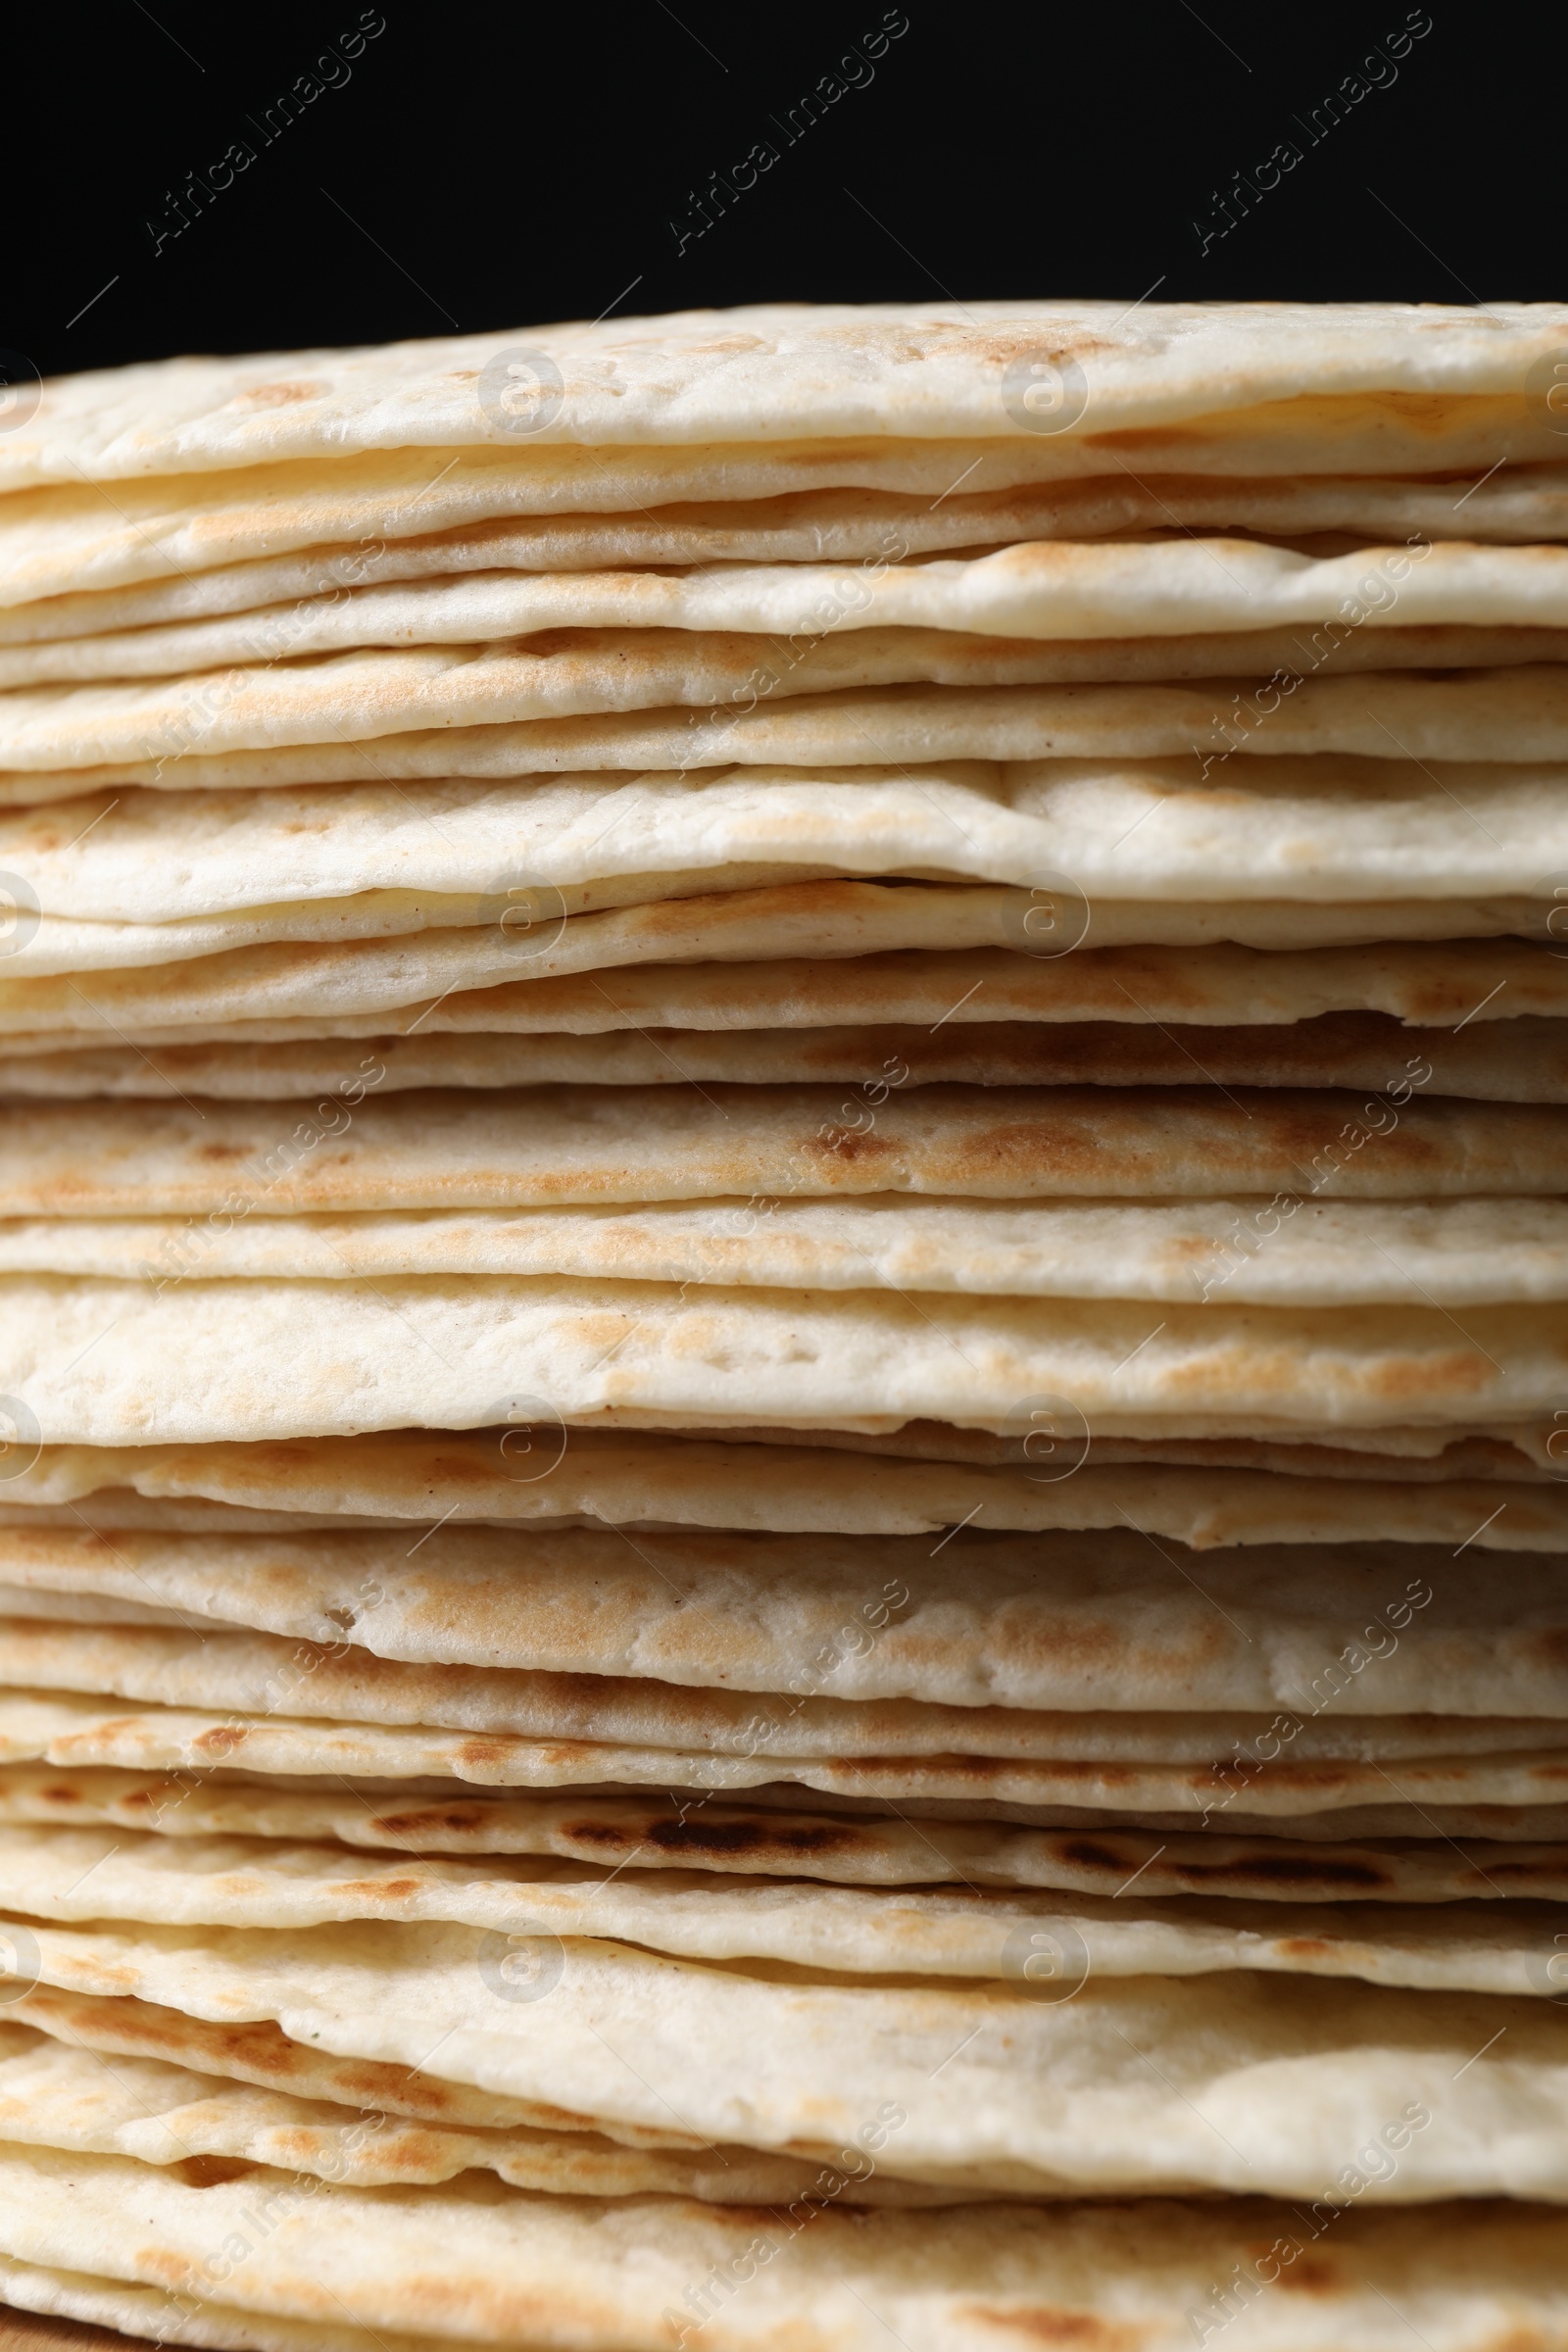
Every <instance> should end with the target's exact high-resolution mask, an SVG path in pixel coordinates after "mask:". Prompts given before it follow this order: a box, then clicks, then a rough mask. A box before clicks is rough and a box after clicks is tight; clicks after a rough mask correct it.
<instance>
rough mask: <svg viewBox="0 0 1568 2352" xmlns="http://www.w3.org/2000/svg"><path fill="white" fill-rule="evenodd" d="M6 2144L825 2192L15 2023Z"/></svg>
mask: <svg viewBox="0 0 1568 2352" xmlns="http://www.w3.org/2000/svg"><path fill="white" fill-rule="evenodd" d="M0 2140H4V2141H6V2142H9V2143H11V2144H12V2145H13V2146H28V2147H44V2148H56V2149H62V2150H66V2149H69V2150H72V2151H79V2152H80V2153H83V2154H94V2155H123V2156H130V2157H134V2158H135V2159H136V2160H137V2161H138V2162H139V2163H142V2164H155V2165H163V2166H168V2167H170V2168H171V2169H172V2170H173V2171H176V2172H178V2173H179V2176H180V2178H181V2179H183V2180H194V2179H196V2178H198V2177H199V2176H200V2175H201V2174H203V2173H204V2172H208V2173H217V2174H218V2175H219V2176H220V2177H222V2176H223V2175H224V2174H227V2175H228V2177H229V2178H237V2177H241V2176H242V2174H243V2172H244V2170H245V2168H247V2167H249V2166H251V2165H258V2164H261V2165H274V2166H279V2167H281V2168H282V2169H283V2170H284V2171H287V2172H291V2173H306V2174H310V2175H313V2176H315V2177H316V2178H317V2179H318V2180H332V2181H335V2182H338V2183H339V2184H342V2185H352V2186H354V2187H359V2188H365V2187H380V2186H385V2185H396V2184H400V2183H414V2182H418V2183H421V2184H429V2185H432V2186H433V2185H435V2184H437V2183H439V2182H442V2181H446V2180H453V2179H455V2178H456V2177H457V2176H458V2175H459V2174H460V2173H465V2172H468V2171H479V2172H489V2173H493V2174H495V2175H497V2176H498V2177H499V2178H500V2179H501V2180H505V2181H507V2182H508V2183H509V2184H510V2185H511V2186H512V2187H514V2188H526V2189H538V2190H544V2191H546V2192H548V2193H549V2194H551V2195H553V2196H577V2197H585V2196H589V2197H627V2196H667V2197H700V2198H704V2199H706V2200H708V2201H709V2202H711V2203H713V2204H718V2205H769V2204H772V2205H780V2206H783V2205H788V2204H790V2203H791V2202H792V2201H793V2199H795V2198H796V2197H799V2196H804V2195H806V2194H808V2193H809V2191H810V2190H811V2189H813V2188H815V2189H816V2190H817V2193H818V2194H819V2195H820V2194H822V2192H823V2186H824V2184H823V2182H822V2180H821V2179H820V2168H819V2167H818V2166H817V2165H815V2164H805V2163H801V2162H799V2161H798V2160H794V2159H791V2158H789V2157H787V2156H786V2157H778V2156H761V2155H759V2154H758V2152H757V2151H756V2150H752V2149H742V2148H739V2147H735V2148H712V2149H703V2150H700V2151H696V2150H694V2151H692V2152H691V2153H687V2152H685V2151H680V2152H676V2151H674V2150H668V2149H652V2148H636V2149H633V2148H629V2147H622V2146H619V2145H617V2144H616V2143H615V2142H614V2141H613V2140H611V2139H608V2138H606V2137H605V2136H604V2134H602V2133H600V2132H563V2131H553V2132H552V2131H541V2130H538V2129H537V2128H535V2129H530V2128H529V2127H527V2126H522V2127H514V2129H513V2130H512V2131H476V2130H473V2129H471V2128H470V2129H467V2130H462V2129H453V2128H452V2127H451V2126H446V2127H442V2126H438V2125H432V2124H431V2123H428V2122H423V2121H420V2122H417V2123H409V2124H407V2125H405V2126H404V2127H403V2128H402V2129H400V2128H399V2127H398V2125H397V2124H396V2123H394V2122H393V2120H392V2119H391V2118H390V2117H389V2116H387V2115H385V2114H379V2113H377V2112H375V2111H373V2110H366V2109H365V2108H364V2107H360V2108H358V2109H356V2108H355V2107H353V2106H341V2105H335V2104H330V2103H328V2102H326V2101H324V2100H319V2099H303V2098H298V2097H295V2096H293V2095H292V2094H290V2093H288V2092H279V2091H270V2090H262V2089H258V2088H250V2087H244V2088H242V2087H240V2086H239V2085H238V2084H236V2083H234V2082H229V2081H226V2080H224V2079H223V2078H222V2077H221V2076H220V2075H211V2074H195V2073H192V2072H191V2071H190V2070H189V2069H188V2068H185V2067H180V2066H171V2065H170V2064H168V2063H167V2061H164V2060H159V2059H148V2058H134V2057H132V2058H124V2057H121V2058H118V2059H117V2060H116V2063H115V2064H114V2065H113V2066H110V2065H108V2064H107V2063H106V2062H105V2061H104V2059H103V2058H102V2057H100V2055H99V2054H98V2052H97V2051H96V2050H95V2049H93V2048H91V2047H87V2048H79V2047H78V2048H68V2047H64V2046H62V2045H61V2043H59V2042H56V2041H51V2040H49V2039H48V2038H46V2036H45V2035H44V2034H41V2033H37V2032H34V2031H31V2030H29V2029H28V2028H27V2027H25V2026H22V2025H10V2024H0ZM214 2159H216V2160H217V2161H216V2163H215V2162H214V2161H213V2160H214ZM839 2178H840V2180H841V2182H842V2185H841V2186H840V2188H839V2189H838V2191H837V2194H836V2196H835V2200H834V2201H835V2202H838V2201H839V2200H842V2201H843V2202H845V2203H846V2204H848V2205H854V2206H861V2205H872V2206H887V2205H926V2204H931V2203H938V2204H941V2203H954V2202H956V2201H958V2199H959V2198H960V2197H961V2195H962V2192H961V2191H956V2192H955V2191H953V2190H946V2191H944V2190H942V2189H940V2188H926V2189H922V2188H921V2187H919V2186H918V2185H916V2184H915V2183H913V2182H908V2181H900V2180H882V2179H879V2178H878V2177H877V2176H876V2175H874V2174H873V2175H872V2176H870V2177H869V2178H868V2179H866V2180H856V2179H855V2178H854V2177H853V2175H851V2174H849V2173H845V2174H841V2175H840V2176H839Z"/></svg>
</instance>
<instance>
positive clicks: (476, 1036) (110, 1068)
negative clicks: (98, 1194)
mask: <svg viewBox="0 0 1568 2352" xmlns="http://www.w3.org/2000/svg"><path fill="white" fill-rule="evenodd" d="M455 1002H456V1000H449V1003H448V1005H443V1006H442V1007H441V1008H440V1010H439V1011H437V1012H435V1013H433V1014H432V1015H431V1016H430V1017H429V1018H428V1019H427V1020H426V1021H425V1022H424V1023H423V1024H422V1025H421V1026H420V1027H419V1028H418V1029H417V1030H416V1031H415V1032H414V1033H413V1034H412V1035H409V1036H406V1037H398V1036H387V1035H385V1034H382V1035H380V1036H377V1037H375V1038H373V1039H371V1040H370V1041H368V1042H369V1043H370V1044H371V1045H372V1046H373V1048H374V1053H373V1056H372V1059H371V1067H372V1069H375V1070H378V1071H380V1072H382V1073H384V1074H383V1075H381V1076H378V1077H377V1078H376V1081H375V1084H376V1092H377V1095H378V1096H386V1097H390V1096H392V1095H395V1094H400V1093H403V1092H406V1091H407V1090H408V1089H410V1088H414V1087H418V1088H423V1087H431V1086H441V1087H464V1088H485V1089H490V1088H495V1087H515V1086H529V1085H551V1086H582V1085H589V1086H593V1087H596V1088H597V1087H605V1086H645V1087H646V1086H664V1087H667V1086H682V1085H703V1086H706V1087H707V1089H708V1091H710V1092H716V1091H717V1090H719V1089H720V1088H723V1087H726V1086H731V1085H743V1086H744V1085H777V1084H807V1083H810V1082H811V1081H816V1082H818V1083H820V1082H823V1081H826V1082H827V1083H829V1084H831V1083H833V1082H834V1081H837V1082H838V1083H839V1084H840V1085H846V1084H848V1085H852V1086H853V1085H858V1084H861V1083H863V1081H864V1078H865V1073H866V1072H867V1070H881V1069H882V1068H883V1066H884V1064H885V1063H886V1062H887V1061H889V1060H890V1059H891V1060H892V1061H893V1063H894V1064H895V1066H897V1065H899V1064H902V1065H903V1066H904V1067H905V1068H906V1069H907V1071H908V1073H909V1075H908V1077H907V1079H905V1080H904V1082H903V1085H904V1088H905V1089H912V1088H918V1087H922V1086H930V1085H945V1084H953V1083H955V1082H956V1083H959V1084H965V1085H979V1086H1028V1085H1032V1086H1066V1085H1077V1086H1084V1085H1087V1086H1133V1087H1137V1086H1158V1087H1169V1086H1187V1085H1190V1084H1191V1083H1192V1082H1193V1080H1194V1075H1195V1072H1196V1073H1197V1075H1198V1076H1199V1077H1206V1079H1207V1080H1208V1082H1209V1084H1210V1085H1214V1086H1219V1087H1221V1088H1227V1089H1229V1090H1230V1091H1231V1092H1232V1094H1233V1095H1235V1094H1241V1095H1246V1094H1248V1093H1250V1090H1252V1089H1254V1088H1275V1087H1290V1088H1299V1087H1311V1086H1317V1087H1332V1088H1340V1087H1347V1088H1348V1087H1359V1088H1363V1089H1367V1088H1369V1089H1371V1090H1372V1091H1373V1092H1378V1091H1380V1090H1382V1089H1385V1088H1388V1087H1390V1086H1393V1085H1395V1084H1397V1082H1398V1081H1399V1080H1400V1077H1401V1074H1402V1075H1404V1076H1408V1075H1409V1074H1410V1073H1409V1072H1407V1071H1406V1069H1405V1064H1406V1063H1407V1062H1408V1061H1410V1060H1411V1059H1412V1057H1413V1058H1414V1060H1415V1065H1416V1068H1417V1070H1419V1069H1421V1068H1422V1067H1423V1066H1424V1067H1425V1068H1428V1069H1430V1070H1431V1071H1432V1076H1431V1078H1430V1079H1428V1080H1426V1082H1425V1086H1424V1089H1423V1092H1424V1094H1425V1095H1426V1096H1427V1098H1428V1099H1440V1098H1443V1097H1455V1098H1458V1099H1460V1100H1466V1101H1472V1102H1504V1103H1568V1026H1565V1025H1564V1024H1563V1023H1561V1022H1557V1021H1551V1020H1540V1019H1537V1018H1535V1017H1533V1016H1532V1015H1531V1014H1529V1013H1525V1014H1522V1015H1520V1016H1519V1018H1517V1019H1515V1020H1511V1021H1508V1022H1507V1023H1505V1024H1504V1023H1497V1022H1488V1023H1485V1024H1483V1023H1481V1022H1479V1021H1477V1022H1472V1023H1471V1024H1470V1026H1469V1027H1468V1028H1466V1029H1462V1030H1458V1031H1454V1030H1449V1029H1422V1028H1414V1027H1411V1028H1406V1027H1403V1026H1401V1024H1400V1023H1399V1022H1397V1021H1395V1020H1392V1019H1390V1018H1389V1017H1388V1016H1387V1015H1386V1014H1384V1013H1376V1012H1360V1013H1356V1012H1351V1013H1320V1014H1318V1015H1317V1016H1315V1017H1314V1018H1313V1019H1311V1020H1305V1021H1299V1022H1296V1023H1294V1024H1293V1025H1292V1026H1290V1027H1289V1028H1279V1029H1276V1028H1270V1027H1269V1026H1268V1025H1267V1024H1266V1023H1265V1024H1259V1025H1258V1026H1257V1027H1255V1028H1245V1029H1217V1028H1207V1027H1203V1028H1199V1027H1195V1026H1193V1025H1192V1024H1189V1023H1184V1022H1174V1021H1172V1022H1166V1023H1163V1024H1161V1025H1160V1026H1159V1027H1157V1028H1156V1027H1155V1026H1154V1025H1153V1024H1152V1023H1144V1024H1141V1025H1140V1024H1130V1023H1125V1022H1066V1021H1063V1022H1052V1023H1050V1024H1039V1025H1033V1024H1030V1023H1027V1022H1021V1021H1020V1022H998V1023H977V1024H974V1025H970V1024H968V1023H966V1022H964V1021H962V1020H961V1019H959V1020H955V1021H950V1022H948V1023H946V1024H944V1026H943V1027H942V1028H940V1029H937V1030H935V1031H933V1030H930V1029H922V1028H907V1027H902V1026H900V1025H898V1024H895V1023H888V1024H885V1025H882V1026H879V1027H876V1028H859V1029H848V1028H831V1027H829V1028H823V1029H815V1030H811V1029H804V1030H803V1029H795V1030H791V1029H772V1030H769V1029H754V1030H750V1031H747V1032H744V1033H742V1034H740V1035H738V1036H737V1035H734V1034H729V1035H726V1034H725V1033H724V1032H723V1031H704V1030H700V1029H665V1030H660V1029H638V1030H619V1031H615V1030H610V1031H606V1032H604V1033H602V1034H601V1035H598V1036H590V1037H570V1036H561V1035H556V1036H550V1035H542V1036H541V1035H537V1034H534V1035H529V1034H526V1033H523V1034H514V1035H508V1034H506V1033H501V1034H489V1035H486V1034H485V1033H483V1032H482V1031H469V1032H466V1033H465V1032H463V1031H455V1030H450V1029H443V1028H442V1023H443V1022H444V1021H445V1019H446V1016H447V1013H448V1011H449V1009H450V1005H451V1004H452V1003H455ZM322 1026H323V1028H326V1029H329V1028H330V1024H329V1023H324V1024H323V1025H322ZM57 1042H58V1041H57V1040H54V1039H48V1038H41V1039H34V1040H32V1041H30V1043H29V1044H28V1048H27V1051H26V1052H25V1053H23V1052H19V1051H18V1050H17V1041H16V1040H15V1039H8V1040H6V1041H5V1050H3V1051H0V1095H12V1096H33V1097H36V1096H51V1095H52V1096H56V1097H64V1098H68V1099H69V1098H80V1097H82V1096H86V1095H94V1096H103V1097H108V1098H116V1097H119V1098H122V1099H129V1100H132V1101H149V1100H150V1101H167V1100H169V1099H171V1098H173V1099H178V1100H182V1101H184V1102H185V1103H192V1102H193V1101H196V1100H197V1099H198V1098H201V1099H205V1100H208V1101H218V1102H235V1101H242V1102H246V1103H276V1102H284V1103H287V1102H294V1101H303V1100H309V1099H311V1098H316V1099H318V1100H319V1098H321V1097H322V1096H323V1095H326V1096H329V1095H332V1094H340V1093H341V1092H342V1091H343V1089H344V1087H345V1084H347V1085H348V1087H349V1088H350V1089H351V1090H352V1087H353V1086H354V1085H355V1084H356V1083H357V1080H358V1076H360V1075H366V1074H367V1073H364V1072H362V1071H359V1070H358V1067H357V1065H358V1062H359V1059H360V1056H359V1055H357V1054H356V1055H354V1056H351V1057H350V1059H351V1060H352V1061H353V1062H354V1063H355V1065H356V1069H355V1073H354V1075H352V1076H351V1075H349V1074H348V1073H347V1072H346V1070H345V1056H344V1051H343V1047H342V1045H341V1043H334V1042H332V1040H331V1038H330V1037H323V1038H321V1039H320V1040H309V1039H300V1040H295V1041H293V1042H290V1043H285V1044H279V1045H240V1044H228V1045H217V1044H215V1045H190V1044H186V1045H178V1044H175V1045H165V1046H160V1047H159V1048H158V1049H157V1051H156V1053H148V1052H147V1051H145V1050H144V1049H143V1048H141V1047H137V1046H104V1047H100V1046H88V1045H82V1044H75V1045H70V1044H68V1046H67V1047H66V1048H65V1050H62V1051H60V1052H55V1051H52V1050H51V1049H52V1048H53V1047H54V1045H55V1044H56V1043H57ZM1378 1115H1379V1113H1378V1112H1377V1111H1376V1110H1373V1111H1372V1112H1371V1113H1369V1116H1371V1117H1373V1118H1376V1117H1377V1116H1378Z"/></svg>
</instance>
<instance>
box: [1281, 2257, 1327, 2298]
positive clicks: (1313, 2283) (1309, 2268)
mask: <svg viewBox="0 0 1568 2352" xmlns="http://www.w3.org/2000/svg"><path fill="white" fill-rule="evenodd" d="M1274 2284H1275V2285H1276V2286H1289V2287H1292V2288H1294V2289H1295V2291H1296V2292H1297V2293H1298V2294H1306V2295H1337V2294H1339V2293H1341V2292H1342V2291H1343V2287H1344V2280H1343V2279H1342V2278H1341V2276H1340V2273H1339V2270H1338V2268H1337V2267H1336V2265H1335V2264H1334V2263H1332V2262H1330V2261H1328V2260H1327V2258H1326V2257H1325V2256H1324V2255H1322V2254H1302V2255H1299V2256H1298V2258H1297V2260H1296V2261H1295V2262H1292V2263H1288V2264H1287V2265H1286V2267H1285V2268H1284V2269H1283V2270H1282V2271H1281V2272H1280V2275H1279V2277H1278V2278H1276V2279H1275V2281H1274Z"/></svg>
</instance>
